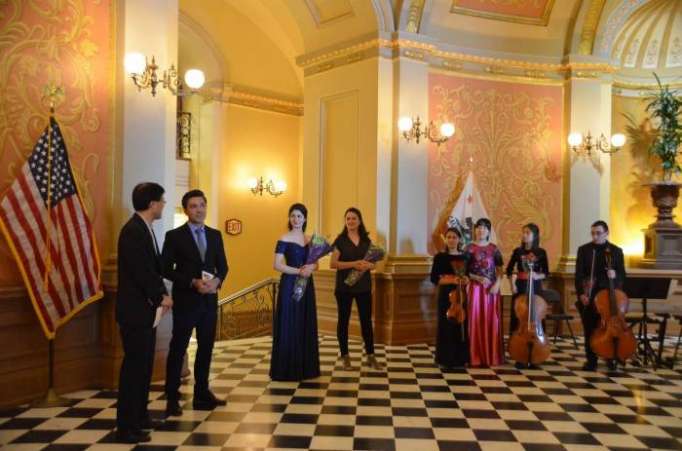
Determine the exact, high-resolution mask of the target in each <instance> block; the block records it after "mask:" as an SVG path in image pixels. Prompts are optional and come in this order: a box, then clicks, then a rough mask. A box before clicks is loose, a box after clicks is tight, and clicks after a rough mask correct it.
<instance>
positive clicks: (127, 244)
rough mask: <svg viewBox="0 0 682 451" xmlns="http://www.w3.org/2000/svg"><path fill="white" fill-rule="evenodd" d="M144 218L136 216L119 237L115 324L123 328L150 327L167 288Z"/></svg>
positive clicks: (129, 221)
mask: <svg viewBox="0 0 682 451" xmlns="http://www.w3.org/2000/svg"><path fill="white" fill-rule="evenodd" d="M155 247H156V245H155V243H154V239H153V238H152V236H151V234H150V233H149V228H148V227H147V224H146V223H145V222H144V219H142V217H140V216H139V215H138V214H137V213H135V214H133V217H132V218H130V219H129V220H128V222H126V224H125V225H124V226H123V228H122V229H121V233H120V234H119V236H118V292H117V295H116V321H118V323H119V324H120V325H124V326H136V327H151V326H152V325H153V324H154V316H155V315H156V308H157V307H158V306H159V304H161V301H162V299H163V295H164V294H166V287H165V285H164V284H163V278H162V277H161V258H160V256H159V255H158V254H157V253H156V252H155Z"/></svg>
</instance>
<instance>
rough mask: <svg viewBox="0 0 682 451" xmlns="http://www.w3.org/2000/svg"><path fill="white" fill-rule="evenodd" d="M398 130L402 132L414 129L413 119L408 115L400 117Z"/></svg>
mask: <svg viewBox="0 0 682 451" xmlns="http://www.w3.org/2000/svg"><path fill="white" fill-rule="evenodd" d="M398 130H400V131H401V132H408V131H410V130H412V119H411V118H409V117H407V116H403V117H401V118H400V119H398Z"/></svg>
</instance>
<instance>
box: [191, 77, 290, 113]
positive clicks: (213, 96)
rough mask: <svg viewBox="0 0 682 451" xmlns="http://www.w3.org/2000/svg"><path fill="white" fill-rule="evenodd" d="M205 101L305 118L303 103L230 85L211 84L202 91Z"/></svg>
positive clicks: (278, 95)
mask: <svg viewBox="0 0 682 451" xmlns="http://www.w3.org/2000/svg"><path fill="white" fill-rule="evenodd" d="M202 96H203V97H204V99H205V101H208V102H210V101H218V102H222V103H229V104H231V105H239V106H244V107H249V108H255V109H258V110H265V111H270V112H274V113H281V114H289V115H292V116H303V102H302V101H300V100H298V99H295V98H291V97H287V96H284V95H281V94H278V93H272V92H264V91H260V90H257V89H254V88H251V87H247V86H236V85H231V84H229V83H221V84H211V85H209V86H206V87H205V88H204V89H202Z"/></svg>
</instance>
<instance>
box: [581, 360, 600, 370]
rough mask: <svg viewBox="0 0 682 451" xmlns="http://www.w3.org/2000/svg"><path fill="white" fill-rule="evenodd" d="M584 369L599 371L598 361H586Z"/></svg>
mask: <svg viewBox="0 0 682 451" xmlns="http://www.w3.org/2000/svg"><path fill="white" fill-rule="evenodd" d="M583 371H597V363H596V362H585V364H584V365H583Z"/></svg>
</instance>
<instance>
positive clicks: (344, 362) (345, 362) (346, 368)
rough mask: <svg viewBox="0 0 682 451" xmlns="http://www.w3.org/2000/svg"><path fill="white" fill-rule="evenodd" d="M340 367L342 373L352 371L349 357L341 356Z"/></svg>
mask: <svg viewBox="0 0 682 451" xmlns="http://www.w3.org/2000/svg"><path fill="white" fill-rule="evenodd" d="M341 367H342V368H343V369H344V371H350V370H352V369H353V364H352V362H351V361H350V355H348V354H346V355H342V356H341Z"/></svg>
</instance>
